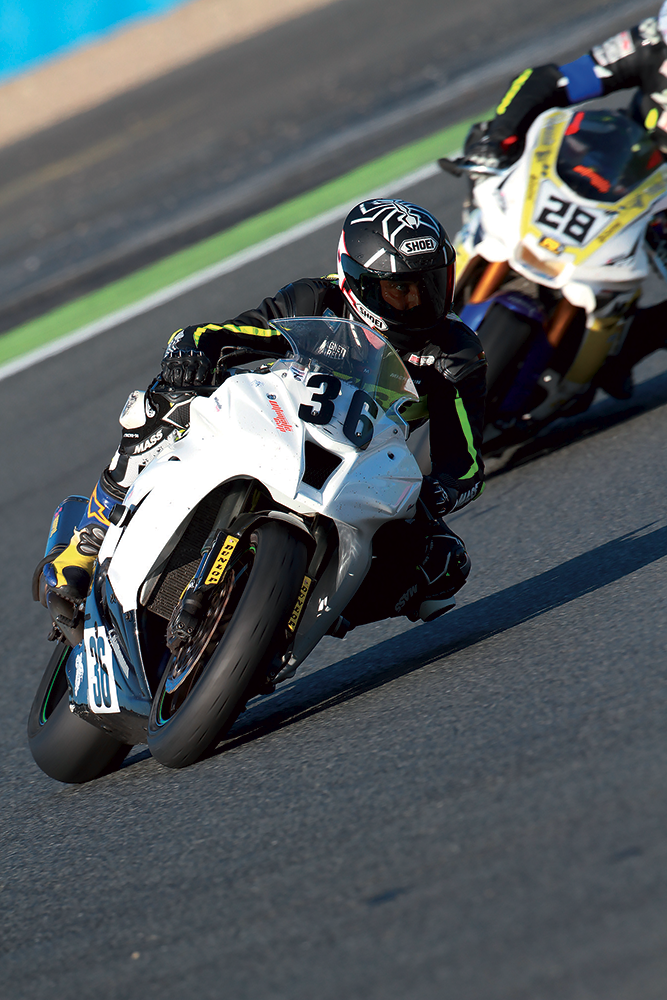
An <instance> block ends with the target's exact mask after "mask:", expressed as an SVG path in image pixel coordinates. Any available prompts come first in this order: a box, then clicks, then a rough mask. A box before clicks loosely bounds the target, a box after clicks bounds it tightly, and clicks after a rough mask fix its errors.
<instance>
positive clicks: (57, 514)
mask: <svg viewBox="0 0 667 1000" xmlns="http://www.w3.org/2000/svg"><path fill="white" fill-rule="evenodd" d="M62 509H63V506H62V504H61V505H60V507H58V509H57V510H56V512H55V514H54V515H53V521H52V522H51V530H50V531H49V538H50V537H51V535H53V534H55V532H56V531H57V530H58V524H59V523H60V515H61V513H62Z"/></svg>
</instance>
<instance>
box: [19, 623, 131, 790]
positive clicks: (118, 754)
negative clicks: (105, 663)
mask: <svg viewBox="0 0 667 1000" xmlns="http://www.w3.org/2000/svg"><path fill="white" fill-rule="evenodd" d="M71 651H72V650H71V647H70V646H68V645H66V644H65V643H63V642H59V643H57V644H56V648H55V649H54V651H53V655H52V656H51V659H50V660H49V663H48V666H47V668H46V670H45V671H44V676H43V677H42V680H41V682H40V685H39V687H38V688H37V693H36V695H35V698H34V701H33V703H32V708H31V709H30V715H29V716H28V745H29V747H30V752H31V753H32V755H33V757H34V759H35V763H36V764H37V765H38V766H39V767H40V768H41V769H42V771H44V773H45V774H48V775H49V777H50V778H55V779H56V781H63V782H66V783H67V784H80V783H82V782H84V781H91V780H92V779H93V778H97V777H99V776H100V775H101V774H102V773H108V772H110V771H115V770H116V769H117V768H118V767H120V765H121V764H122V762H123V760H124V759H125V757H126V756H127V755H128V753H129V752H130V750H131V749H132V747H131V746H128V745H127V744H125V743H119V741H118V740H116V739H114V738H113V737H112V736H109V735H108V734H107V733H104V732H102V730H101V729H98V728H97V727H96V726H93V725H91V724H90V723H89V722H86V721H85V719H82V718H80V717H79V716H78V715H74V714H73V713H72V712H71V711H70V705H69V692H68V686H67V677H66V675H65V665H66V663H67V659H68V657H69V655H70V653H71Z"/></svg>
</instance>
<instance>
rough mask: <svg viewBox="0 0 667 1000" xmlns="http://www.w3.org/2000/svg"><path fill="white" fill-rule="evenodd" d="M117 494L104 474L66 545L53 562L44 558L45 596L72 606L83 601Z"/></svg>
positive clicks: (119, 497) (115, 486)
mask: <svg viewBox="0 0 667 1000" xmlns="http://www.w3.org/2000/svg"><path fill="white" fill-rule="evenodd" d="M110 490H111V491H112V492H110ZM120 492H121V491H120V490H119V487H118V486H117V485H116V484H115V483H113V481H112V480H111V479H110V477H109V474H108V471H106V470H105V471H104V472H103V473H102V476H101V478H100V480H99V482H98V483H97V485H96V487H95V489H94V490H93V492H92V495H91V497H90V500H89V501H88V507H87V508H86V513H85V514H84V516H83V518H82V519H81V521H80V523H79V526H78V527H77V528H75V529H74V534H73V535H72V538H71V539H70V541H69V544H68V545H67V546H66V547H65V548H64V549H63V550H62V551H61V552H59V553H58V554H57V555H55V556H54V558H52V559H50V560H48V561H46V559H47V558H48V557H45V561H44V562H43V565H42V573H43V575H44V581H45V583H46V590H47V592H51V593H53V594H56V595H57V596H58V597H61V598H63V600H65V601H67V602H68V603H70V604H73V605H78V604H81V603H82V602H83V601H85V599H86V597H87V595H88V591H89V589H90V581H91V580H92V576H93V568H94V566H95V562H96V560H97V555H98V553H99V551H100V546H101V545H102V542H103V541H104V536H105V535H106V533H107V528H108V527H109V512H110V511H111V508H112V507H114V506H115V505H116V504H117V503H118V502H119V500H120V499H122V497H121V496H120V495H119V494H120ZM123 492H124V491H123Z"/></svg>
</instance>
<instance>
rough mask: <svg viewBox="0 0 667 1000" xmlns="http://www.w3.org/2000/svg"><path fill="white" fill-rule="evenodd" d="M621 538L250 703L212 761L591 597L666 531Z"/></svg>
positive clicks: (657, 555)
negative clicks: (221, 754)
mask: <svg viewBox="0 0 667 1000" xmlns="http://www.w3.org/2000/svg"><path fill="white" fill-rule="evenodd" d="M650 527H651V525H646V526H644V527H643V528H639V529H637V530H636V531H633V532H630V533H628V534H625V535H621V536H620V537H619V538H616V539H614V540H613V541H611V542H606V543H605V544H604V545H600V546H598V547H596V548H594V549H591V550H590V551H589V552H585V553H583V554H582V555H580V556H576V557H575V558H574V559H569V560H568V561H567V562H564V563H562V564H561V565H560V566H557V567H555V569H551V570H548V571H547V572H545V573H540V574H539V575H538V576H535V577H533V578H532V579H530V580H525V581H523V582H522V583H518V584H514V585H513V586H511V587H507V588H506V589H505V590H501V591H499V592H498V593H496V594H492V595H491V596H489V597H484V598H482V599H481V600H479V601H476V602H475V603H474V604H468V605H466V606H465V607H463V608H459V609H458V610H456V611H453V612H452V613H451V614H449V615H448V616H447V617H446V618H444V619H441V620H440V621H438V622H435V623H433V624H432V625H423V626H420V627H419V628H416V629H412V630H410V631H409V632H407V633H404V634H403V635H399V636H396V637H393V638H391V639H387V640H386V641H385V642H382V643H380V644H379V645H377V646H374V647H373V648H371V649H368V650H365V651H363V652H361V653H357V654H356V655H354V656H351V657H349V658H347V659H344V660H340V661H339V662H337V663H334V664H332V665H331V666H328V667H325V668H324V669H322V670H319V671H317V672H316V673H313V674H311V675H309V676H307V677H304V678H303V679H301V680H299V679H298V675H297V681H296V682H295V683H294V684H292V686H291V687H290V689H289V690H287V691H285V692H284V693H282V692H280V690H279V691H278V693H277V694H276V695H275V696H273V697H272V698H271V699H264V700H262V701H259V700H258V701H256V702H254V703H251V704H250V706H249V708H248V710H247V711H246V713H245V714H244V715H242V716H241V718H240V719H239V720H238V721H237V723H236V724H235V726H234V728H233V729H232V731H231V733H230V736H229V738H228V739H227V740H226V741H225V742H224V743H223V744H221V745H220V746H219V747H218V748H217V749H215V750H213V751H212V754H211V756H215V755H217V754H220V753H222V752H224V751H225V750H227V749H230V748H231V747H237V746H242V745H243V744H245V743H249V742H251V741H252V740H255V739H257V737H259V736H263V735H266V734H267V733H271V732H276V731H277V730H279V729H283V728H285V727H286V726H289V725H292V724H293V723H295V722H298V721H301V720H302V719H307V718H310V717H311V716H313V715H317V714H319V713H320V712H324V711H326V710H327V709H329V708H331V707H333V706H334V705H339V704H341V703H343V702H346V701H350V700H351V699H352V698H356V697H357V696H358V695H360V694H364V693H365V692H367V691H371V690H373V689H374V688H379V687H382V686H383V685H385V684H389V683H391V682H392V681H394V680H396V679H397V678H399V677H403V676H406V675H407V674H410V673H412V672H413V671H415V670H419V669H420V668H421V667H423V666H426V665H427V664H428V663H431V662H433V661H435V660H439V659H442V658H443V657H445V656H450V655H451V654H453V653H457V652H459V651H461V650H463V649H468V648H470V647H472V646H475V645H476V644H478V643H480V642H483V641H485V640H486V639H490V638H492V637H493V636H496V635H500V634H501V633H503V632H506V631H508V630H509V629H511V628H514V627H515V626H517V625H521V624H523V623H524V622H527V621H531V620H532V619H534V618H539V617H540V616H541V615H544V614H546V613H547V612H549V611H553V610H554V609H555V608H559V607H562V606H563V605H564V604H568V603H570V602H571V601H576V600H577V599H579V598H581V597H583V596H585V595H586V594H591V593H594V592H595V591H597V590H600V589H601V588H603V587H606V586H607V585H608V584H610V583H614V582H615V581H617V580H621V579H623V577H625V576H628V575H629V574H630V573H634V572H636V571H637V570H639V569H642V568H643V567H644V566H648V565H650V564H651V563H654V562H656V561H657V560H658V559H662V558H663V556H667V527H662V528H656V529H655V530H653V531H650V532H647V529H648V528H650Z"/></svg>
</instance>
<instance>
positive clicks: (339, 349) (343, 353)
mask: <svg viewBox="0 0 667 1000" xmlns="http://www.w3.org/2000/svg"><path fill="white" fill-rule="evenodd" d="M321 353H322V354H325V355H326V356H327V357H328V358H337V359H342V358H345V357H347V347H346V346H345V344H338V343H337V342H336V341H335V340H327V341H326V343H325V345H323V348H322V349H321Z"/></svg>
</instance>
